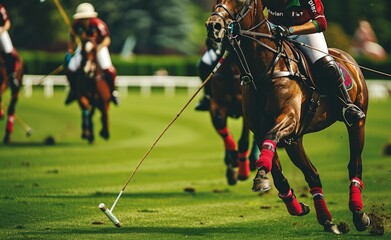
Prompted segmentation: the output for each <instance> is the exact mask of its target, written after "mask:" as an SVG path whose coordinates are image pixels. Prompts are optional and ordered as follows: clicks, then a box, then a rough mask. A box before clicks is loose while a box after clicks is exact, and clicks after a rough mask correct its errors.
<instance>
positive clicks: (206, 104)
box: [195, 61, 212, 111]
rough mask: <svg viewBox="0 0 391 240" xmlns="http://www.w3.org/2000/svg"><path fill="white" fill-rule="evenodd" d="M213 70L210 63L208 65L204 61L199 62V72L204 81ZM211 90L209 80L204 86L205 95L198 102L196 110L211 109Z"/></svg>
mask: <svg viewBox="0 0 391 240" xmlns="http://www.w3.org/2000/svg"><path fill="white" fill-rule="evenodd" d="M211 71H212V69H211V66H210V65H207V64H206V63H204V62H203V61H200V62H199V64H198V74H199V77H200V79H201V81H202V82H204V81H205V80H206V79H207V78H208V76H209V74H210V72H211ZM211 92H212V90H211V86H210V82H208V83H207V84H206V85H205V86H204V96H203V97H202V98H201V100H200V101H199V102H198V104H197V105H196V107H195V110H196V111H209V109H210V96H211Z"/></svg>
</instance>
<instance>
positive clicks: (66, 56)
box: [64, 52, 72, 66]
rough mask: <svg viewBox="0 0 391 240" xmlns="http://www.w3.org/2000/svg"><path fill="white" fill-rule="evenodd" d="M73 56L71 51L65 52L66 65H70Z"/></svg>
mask: <svg viewBox="0 0 391 240" xmlns="http://www.w3.org/2000/svg"><path fill="white" fill-rule="evenodd" d="M71 58H72V54H71V53H70V52H67V53H66V54H65V58H64V65H65V66H68V64H69V62H70V61H71Z"/></svg>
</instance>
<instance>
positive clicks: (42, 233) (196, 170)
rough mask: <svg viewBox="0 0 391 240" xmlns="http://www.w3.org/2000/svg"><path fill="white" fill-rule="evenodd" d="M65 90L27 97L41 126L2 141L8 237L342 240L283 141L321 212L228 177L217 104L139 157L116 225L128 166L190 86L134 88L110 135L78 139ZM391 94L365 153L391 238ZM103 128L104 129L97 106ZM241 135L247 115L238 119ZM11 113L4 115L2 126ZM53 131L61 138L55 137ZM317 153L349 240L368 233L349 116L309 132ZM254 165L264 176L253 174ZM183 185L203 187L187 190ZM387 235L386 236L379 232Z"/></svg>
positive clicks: (369, 206)
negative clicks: (355, 206)
mask: <svg viewBox="0 0 391 240" xmlns="http://www.w3.org/2000/svg"><path fill="white" fill-rule="evenodd" d="M64 99H65V93H64V92H63V91H61V90H57V91H56V92H55V95H54V98H52V99H47V98H45V97H44V96H43V92H42V91H41V90H36V89H35V90H34V95H33V97H32V98H24V97H23V96H21V99H20V102H19V104H18V106H17V116H18V117H19V118H20V119H22V120H23V121H24V122H25V123H27V124H28V125H29V126H31V127H32V128H33V134H32V135H31V136H30V137H29V138H27V137H26V136H25V131H24V129H23V128H22V127H21V125H20V124H18V122H16V123H15V130H14V133H13V135H12V143H11V144H10V145H7V146H6V145H0V214H1V218H0V228H1V231H0V239H184V238H191V239H259V238H267V239H282V238H289V239H336V236H334V235H332V234H331V233H326V232H324V231H323V229H322V227H321V226H320V225H319V224H318V223H317V221H316V217H315V213H314V209H313V206H312V200H311V198H309V197H308V196H309V194H308V189H307V188H306V183H305V181H304V178H303V176H302V174H301V172H299V171H298V170H297V169H296V168H295V167H294V166H293V165H292V163H291V162H290V161H289V159H288V158H287V156H286V154H285V152H284V151H283V150H279V154H280V157H281V159H282V164H283V167H284V174H285V175H286V177H287V178H288V180H289V181H290V184H291V186H292V187H293V188H294V189H295V191H296V195H297V196H298V199H299V201H302V202H305V203H307V204H308V205H309V206H310V207H311V212H310V213H309V214H308V215H307V216H304V217H291V216H289V214H288V213H287V211H286V209H285V207H284V205H283V203H282V202H281V200H279V198H278V197H277V192H276V190H275V189H274V188H273V189H272V190H271V191H270V192H269V193H267V194H263V195H259V194H256V193H252V192H251V185H252V180H251V179H252V177H253V176H251V178H250V179H249V180H247V181H243V182H239V183H238V184H237V185H236V186H232V187H230V186H228V185H227V183H226V180H225V177H224V175H225V167H224V163H223V143H222V141H221V140H220V139H219V137H218V135H217V134H216V133H215V132H214V130H213V128H212V125H211V122H210V119H209V115H208V113H201V112H195V111H194V110H193V106H194V104H195V103H193V104H190V106H189V109H187V110H186V111H185V112H183V113H182V115H181V116H180V117H179V118H178V120H177V121H176V122H175V124H174V125H172V127H171V128H170V129H169V130H168V131H167V133H166V134H165V135H164V136H163V138H162V139H161V140H160V142H159V143H158V144H157V145H156V147H155V148H154V149H153V151H152V152H151V154H150V155H149V157H148V158H147V159H146V160H145V162H144V163H143V164H142V165H141V167H140V169H139V171H138V172H137V173H136V175H135V177H134V178H133V180H132V181H131V182H130V184H129V186H128V187H127V189H126V190H125V193H124V194H123V196H122V197H121V198H120V200H119V202H118V204H117V206H116V207H115V209H114V214H115V215H116V216H117V217H118V218H119V219H120V220H121V221H122V222H123V227H122V228H119V229H118V228H115V227H114V226H113V225H112V224H111V222H110V221H109V220H108V219H107V218H106V216H104V214H103V213H102V212H101V211H100V210H99V208H98V204H99V203H100V202H104V203H106V205H107V206H109V207H110V206H111V205H112V203H113V201H114V200H115V199H116V197H117V195H118V193H119V191H120V190H121V188H122V187H123V185H124V184H125V182H126V180H127V179H128V177H129V175H130V174H131V172H132V171H133V169H134V168H135V166H136V165H137V163H138V162H139V161H140V159H141V158H142V156H143V155H144V154H145V152H146V151H147V150H148V149H149V147H150V146H151V144H152V143H153V142H154V141H155V139H156V138H157V137H158V135H159V134H160V133H161V132H162V130H163V129H164V128H165V127H166V126H167V124H168V123H169V122H170V121H171V120H172V119H173V117H174V116H175V115H176V114H177V113H178V111H179V110H180V109H181V108H182V106H183V105H184V103H185V102H186V101H187V100H188V99H189V96H188V95H187V94H186V92H185V91H179V92H177V95H176V96H175V97H165V96H164V94H163V93H162V92H161V91H155V92H154V93H153V95H152V96H151V97H141V96H140V95H139V93H138V92H133V91H132V92H129V94H128V96H126V97H123V98H122V103H121V105H120V106H119V107H114V106H113V107H111V109H110V128H111V129H110V130H111V138H110V140H109V141H105V140H102V139H100V138H99V137H97V139H96V141H95V143H94V144H92V145H89V144H88V143H86V142H85V141H83V140H81V138H80V134H81V131H80V125H81V122H80V118H81V113H80V111H79V109H78V106H77V104H76V103H74V104H72V105H70V106H68V107H65V106H64V105H63V100H64ZM390 104H391V100H382V101H372V102H370V107H369V113H368V120H367V127H366V143H365V149H364V153H363V164H364V166H363V171H364V182H365V185H366V187H365V189H364V192H363V198H364V204H365V210H366V212H375V213H376V214H377V215H379V216H381V218H382V220H384V221H385V222H384V227H385V234H384V236H382V237H383V238H390V237H391V233H390V231H391V227H390V225H389V224H388V222H387V220H389V216H390V212H391V211H390V209H391V207H390V198H389V195H390V190H389V184H390V172H391V168H390V160H391V158H390V157H384V156H382V154H381V153H382V147H383V146H384V145H385V144H386V143H387V141H388V140H390V134H391V129H390V122H391V114H389V106H390ZM95 127H96V129H95V132H96V133H98V131H99V129H100V123H99V113H98V112H97V114H96V116H95ZM229 127H230V128H231V131H232V132H233V134H234V136H235V137H236V138H237V137H238V136H239V129H240V121H239V120H230V121H229ZM4 128H5V122H4V121H2V122H0V129H1V130H3V129H4ZM48 137H51V138H53V139H54V140H55V144H54V145H47V144H45V140H46V139H47V138H48ZM304 143H305V146H306V147H307V152H308V155H309V156H310V157H311V159H312V160H313V163H314V164H315V166H316V167H317V168H318V170H319V173H320V176H321V178H322V180H323V185H324V192H325V198H326V201H327V203H328V206H329V209H330V211H331V213H332V214H333V217H334V222H335V223H339V222H344V223H347V224H348V225H349V227H350V232H349V233H348V234H346V235H344V236H343V237H341V238H343V239H363V238H365V237H368V238H369V237H370V238H372V239H373V237H372V236H370V233H369V231H366V232H357V231H356V230H355V229H354V226H353V223H352V221H351V213H350V211H349V210H348V186H349V181H348V177H347V176H348V172H347V163H348V155H349V153H348V150H347V149H348V142H347V134H346V131H345V128H344V126H343V124H341V123H337V124H335V125H334V126H333V127H331V128H329V129H326V130H324V131H322V132H320V133H316V134H310V135H308V136H306V137H305V142H304ZM252 175H254V174H252ZM185 188H188V189H191V190H194V192H186V191H184V189H185ZM379 237H381V236H379Z"/></svg>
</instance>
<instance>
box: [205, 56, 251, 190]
mask: <svg viewBox="0 0 391 240" xmlns="http://www.w3.org/2000/svg"><path fill="white" fill-rule="evenodd" d="M226 61H227V63H226V64H223V65H222V66H221V67H220V69H219V70H218V71H217V72H216V73H215V74H214V76H213V78H212V80H211V83H210V84H211V106H210V110H209V112H210V116H211V119H212V123H213V126H214V128H215V129H216V131H217V133H218V134H219V135H220V136H221V138H222V139H223V141H224V147H225V157H224V162H225V164H226V166H227V170H226V177H227V181H228V184H229V185H235V184H236V182H237V180H238V179H239V180H246V179H248V177H249V176H250V170H255V169H256V168H255V162H256V160H257V159H256V158H257V156H258V154H259V151H258V147H257V146H256V144H255V143H254V144H253V146H252V148H251V153H250V154H249V133H250V129H249V128H248V126H247V124H246V122H245V121H244V120H243V121H242V129H241V135H240V138H239V141H238V144H236V142H235V139H234V137H233V135H232V134H231V132H230V131H229V129H228V126H227V119H228V117H231V118H235V119H237V118H240V117H242V116H243V114H242V87H241V84H240V79H239V75H240V72H239V69H238V67H237V66H236V65H235V64H233V62H232V60H231V59H230V58H228V59H227V60H226ZM236 167H238V172H236V170H235V168H236Z"/></svg>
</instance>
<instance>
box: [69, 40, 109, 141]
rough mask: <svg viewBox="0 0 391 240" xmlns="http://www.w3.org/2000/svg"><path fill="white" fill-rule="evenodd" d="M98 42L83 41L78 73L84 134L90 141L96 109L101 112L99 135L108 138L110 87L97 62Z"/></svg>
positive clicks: (83, 136)
mask: <svg viewBox="0 0 391 240" xmlns="http://www.w3.org/2000/svg"><path fill="white" fill-rule="evenodd" d="M96 50H97V49H96V42H95V41H93V40H91V39H88V40H84V41H82V47H81V55H82V61H81V66H80V68H79V70H78V74H77V76H78V77H77V81H76V83H77V87H76V90H77V91H76V92H77V99H78V103H79V106H80V108H81V110H82V135H81V137H82V138H83V139H87V140H88V142H89V143H92V142H93V141H94V138H95V137H94V125H93V121H92V118H93V115H94V112H95V109H96V108H98V109H99V110H100V112H101V123H102V129H101V130H100V132H99V135H100V136H101V137H102V138H104V139H108V138H109V136H110V134H109V115H108V111H109V104H110V88H109V85H108V83H107V81H106V80H105V79H104V73H103V71H102V69H101V68H100V67H99V64H97V62H96Z"/></svg>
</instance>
